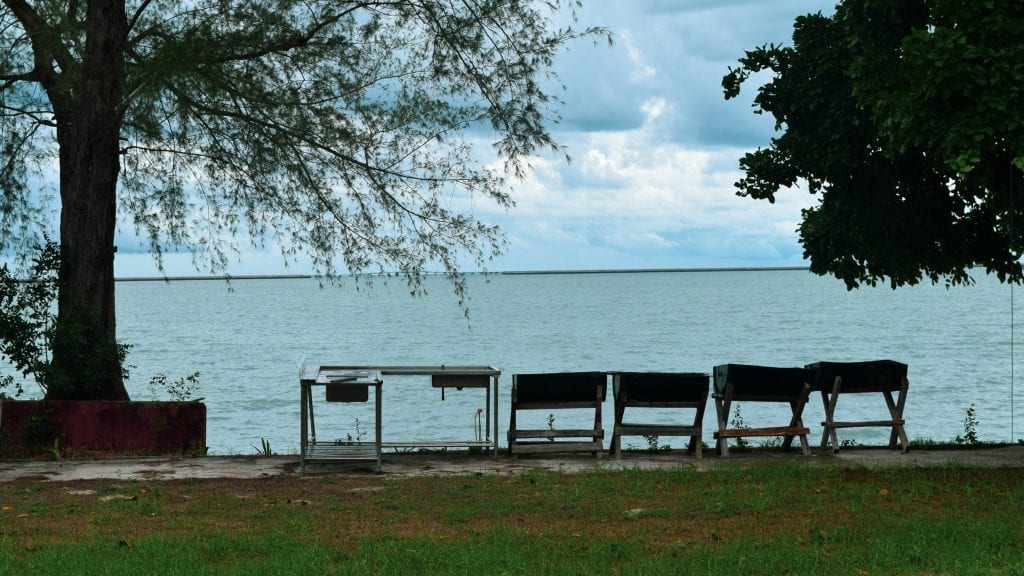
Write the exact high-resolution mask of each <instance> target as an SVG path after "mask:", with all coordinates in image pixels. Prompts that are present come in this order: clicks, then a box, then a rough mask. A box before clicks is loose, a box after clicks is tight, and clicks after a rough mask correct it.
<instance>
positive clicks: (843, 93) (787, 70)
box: [722, 0, 1024, 288]
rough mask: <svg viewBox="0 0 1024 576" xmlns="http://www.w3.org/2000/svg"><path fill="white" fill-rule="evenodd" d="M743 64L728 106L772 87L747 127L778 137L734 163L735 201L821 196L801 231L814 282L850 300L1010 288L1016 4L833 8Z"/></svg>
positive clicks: (728, 84) (1019, 27)
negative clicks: (852, 294) (858, 292)
mask: <svg viewBox="0 0 1024 576" xmlns="http://www.w3.org/2000/svg"><path fill="white" fill-rule="evenodd" d="M739 63H740V65H739V67H737V68H735V69H730V70H729V73H728V74H727V75H726V76H725V77H724V79H723V81H722V84H723V87H724V90H725V96H726V98H733V97H735V96H737V95H738V94H739V92H740V89H741V87H742V85H743V84H744V82H746V81H748V79H750V78H751V76H752V75H753V74H756V73H758V72H764V71H767V72H769V73H770V74H771V78H770V80H769V81H768V82H766V83H764V84H763V85H761V86H760V87H758V89H757V95H756V97H755V100H754V112H755V113H756V114H763V113H767V114H770V115H771V116H772V117H773V118H774V120H775V126H776V130H777V131H778V132H780V135H778V136H777V137H774V138H772V140H771V142H770V145H769V146H768V147H767V148H762V149H758V150H757V151H755V152H751V153H748V154H746V155H745V156H744V157H743V158H742V159H741V161H740V167H741V169H742V170H743V172H744V176H743V178H742V179H741V180H740V181H739V182H737V183H736V187H737V190H738V192H737V193H738V194H739V195H741V196H749V197H752V198H759V199H767V200H769V201H774V198H775V194H777V193H778V192H779V191H780V189H783V188H789V187H793V186H795V185H797V184H798V183H799V182H805V183H806V185H807V188H808V190H809V191H810V192H811V193H812V194H816V195H818V197H819V203H818V204H817V205H816V206H814V207H812V208H809V209H806V210H804V212H803V218H802V222H801V225H800V227H799V233H800V241H801V243H802V244H803V247H804V256H805V257H806V258H808V259H809V260H810V265H811V270H812V271H814V272H816V273H819V274H833V275H835V276H836V277H838V278H840V279H842V280H844V281H845V282H846V284H847V286H848V287H850V288H853V287H856V286H858V285H859V284H861V283H868V284H871V285H874V284H876V283H877V282H879V281H883V280H887V281H888V282H889V283H890V284H891V286H892V287H894V288H895V287H897V286H901V285H906V284H915V283H917V282H919V281H920V280H921V279H922V278H923V277H924V278H929V279H930V280H932V281H933V282H937V281H939V280H940V279H942V278H945V279H946V280H947V281H948V282H950V283H954V284H955V283H962V282H970V276H969V271H970V269H971V268H972V267H976V266H981V267H984V268H985V269H986V271H988V272H990V273H994V274H996V275H998V277H999V278H1000V279H1001V280H1003V281H1014V282H1019V281H1020V280H1021V279H1022V273H1021V265H1020V255H1021V249H1022V243H1021V233H1020V229H1021V228H1024V218H1022V216H1024V172H1022V170H1024V132H1022V131H1021V129H1020V128H1021V122H1022V119H1024V114H1022V113H1021V111H1020V103H1021V102H1022V101H1024V4H1021V3H1020V2H1015V1H1012V0H987V1H978V2H961V1H958V0H844V1H842V2H840V3H839V4H838V5H837V7H836V12H835V14H834V15H833V16H831V17H826V16H823V15H822V14H820V13H818V14H810V15H806V16H801V17H799V18H797V19H796V22H795V25H794V30H793V44H792V46H776V45H767V46H762V47H760V48H758V49H755V50H752V51H749V52H747V53H746V56H745V57H743V58H741V59H740V60H739Z"/></svg>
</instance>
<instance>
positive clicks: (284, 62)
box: [0, 0, 607, 397]
mask: <svg viewBox="0 0 1024 576" xmlns="http://www.w3.org/2000/svg"><path fill="white" fill-rule="evenodd" d="M2 6H3V8H0V147H2V148H0V190H2V196H0V232H2V234H0V250H10V249H18V248H20V247H21V246H23V245H25V244H26V243H28V242H29V241H31V240H32V238H33V236H34V235H35V234H37V233H38V231H39V230H41V229H43V228H45V225H46V222H48V221H50V220H52V216H53V215H52V214H47V213H46V212H45V210H42V211H41V210H39V206H40V202H41V200H40V198H41V196H40V195H39V194H40V191H39V190H38V189H39V188H40V187H41V186H42V185H43V184H44V183H45V182H52V181H53V180H52V178H50V177H49V176H50V175H51V173H52V172H53V171H54V169H55V168H59V175H60V176H59V182H58V185H57V188H58V191H59V198H60V203H61V218H60V224H59V234H60V244H61V256H62V267H61V271H60V296H59V304H60V306H59V311H58V325H61V324H62V323H65V322H74V323H76V324H77V325H82V326H84V327H85V328H86V330H85V332H86V333H87V334H91V337H92V339H94V340H97V341H106V342H108V343H109V342H112V341H114V339H115V330H114V322H113V310H114V295H113V281H112V278H113V259H114V252H116V248H114V247H113V243H114V234H115V231H116V229H117V227H118V225H119V224H118V223H119V222H122V225H123V226H125V227H130V228H133V229H134V230H135V231H136V232H137V233H138V234H139V235H140V236H141V237H143V238H144V239H145V241H146V242H147V245H148V247H149V249H150V250H151V252H152V253H153V254H154V256H155V257H156V259H157V262H158V263H161V264H162V262H163V260H162V259H163V256H164V254H166V253H167V252H169V251H180V250H188V251H191V252H192V253H193V255H194V262H195V264H196V266H197V268H199V269H203V270H206V271H208V272H212V273H219V272H223V271H224V270H225V269H226V267H227V266H228V264H229V263H230V262H231V261H232V259H233V256H234V255H235V254H236V253H238V252H239V251H240V250H241V248H242V247H243V246H244V245H245V244H252V245H255V246H259V247H265V246H271V245H272V246H275V247H277V248H279V249H280V252H281V255H282V258H283V260H284V261H285V262H286V263H294V262H299V261H306V260H308V261H310V262H311V263H312V265H313V267H314V269H315V270H316V272H318V273H320V274H323V275H326V276H333V275H336V274H341V273H349V272H351V273H357V274H358V273H364V272H377V271H384V272H397V273H400V274H402V275H404V276H405V277H406V278H407V279H408V281H409V285H410V288H411V289H412V290H413V292H418V291H419V290H420V288H421V280H422V277H423V275H424V273H426V272H428V271H431V270H439V271H442V272H444V273H445V274H447V275H448V277H449V278H450V279H451V280H452V282H453V286H454V287H455V291H456V294H457V295H458V296H459V298H460V301H461V298H462V297H463V295H464V284H463V281H462V276H461V274H460V270H461V269H463V268H464V267H466V266H476V267H483V266H485V265H486V262H487V261H488V260H489V259H490V258H491V257H493V255H495V254H497V253H499V252H500V250H501V247H502V245H503V242H504V240H503V237H502V235H501V233H500V231H499V230H498V229H497V228H496V227H495V226H494V225H493V224H491V223H488V222H486V221H484V219H482V218H481V217H479V216H478V215H477V213H476V212H475V211H476V210H478V209H479V208H478V207H481V206H484V207H495V208H497V209H507V208H509V207H511V206H512V205H513V204H514V200H513V198H512V197H511V195H510V182H509V181H508V178H509V177H510V176H511V177H515V176H518V175H522V174H523V172H524V170H525V169H526V162H527V157H528V156H529V155H530V154H533V153H535V152H537V151H541V150H548V151H554V152H555V153H559V154H565V155H566V156H567V153H566V151H565V150H564V149H563V148H562V147H561V146H560V145H559V144H558V143H557V142H556V141H555V140H554V139H553V138H552V135H551V132H550V130H551V127H552V122H554V121H557V117H558V106H559V105H560V100H559V98H558V95H557V91H558V90H560V85H559V83H558V82H557V79H556V78H554V77H552V76H551V72H550V69H551V65H552V63H553V62H554V58H555V57H556V55H557V54H558V53H559V51H561V50H562V49H564V47H565V46H566V44H567V43H569V42H570V41H572V40H574V39H577V38H580V37H583V36H593V37H600V36H605V37H607V34H606V32H605V31H604V30H602V29H595V28H587V29H582V30H577V29H575V28H573V27H572V25H573V24H574V22H575V12H576V10H577V9H578V7H579V1H578V0H549V1H546V2H543V3H537V2H519V1H515V0H449V1H443V2H439V1H422V0H386V1H366V2H360V1H342V2H339V1H336V0H330V1H328V0H256V1H252V0H245V1H243V0H196V1H192V2H177V1H172V0H130V1H126V0H93V1H90V2H79V1H77V0H72V1H54V0H38V1H34V2H30V1H26V0H4V2H3V4H2ZM559 23H562V24H559ZM479 143H489V144H490V145H491V148H490V149H488V148H487V146H483V147H481V146H479V145H478V144H479ZM108 348H109V346H108ZM76 356H77V353H74V351H70V350H61V347H60V346H59V342H58V343H56V344H55V351H54V358H53V361H54V364H55V367H56V369H57V371H58V372H60V371H61V370H71V369H72V368H71V366H70V365H69V364H70V360H64V359H65V358H68V359H71V358H73V357H76ZM115 361H116V359H115V358H111V359H109V362H110V363H111V365H113V363H114V362H115ZM118 374H119V371H118V370H110V371H108V372H107V374H106V376H102V377H101V380H103V382H104V383H103V384H101V385H99V386H98V387H96V386H93V387H91V388H90V386H91V385H88V386H85V388H83V389H78V390H77V391H76V388H80V386H79V385H78V384H69V386H71V389H67V390H65V389H64V387H61V386H58V387H57V390H58V392H54V388H53V387H51V388H50V392H51V393H52V394H51V395H60V396H81V395H83V394H84V395H86V396H90V397H124V396H125V394H124V392H123V385H122V384H121V383H119V382H117V380H119V376H118ZM85 389H89V390H91V391H85V392H83V390H85Z"/></svg>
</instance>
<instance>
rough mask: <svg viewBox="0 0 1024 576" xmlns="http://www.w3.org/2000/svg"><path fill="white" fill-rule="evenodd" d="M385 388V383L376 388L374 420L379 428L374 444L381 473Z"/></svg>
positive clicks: (378, 470) (379, 383) (378, 384)
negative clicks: (381, 432) (382, 398)
mask: <svg viewBox="0 0 1024 576" xmlns="http://www.w3.org/2000/svg"><path fill="white" fill-rule="evenodd" d="M383 388H384V386H383V383H381V382H378V383H377V386H376V387H375V389H376V396H375V398H374V400H376V404H377V405H376V407H375V411H376V417H375V418H374V420H376V428H377V438H376V440H375V441H374V443H375V445H376V448H377V472H380V471H381V467H380V461H381V456H380V453H381V446H380V442H381V439H380V430H381V422H380V417H381V392H382V391H383V390H382V389H383Z"/></svg>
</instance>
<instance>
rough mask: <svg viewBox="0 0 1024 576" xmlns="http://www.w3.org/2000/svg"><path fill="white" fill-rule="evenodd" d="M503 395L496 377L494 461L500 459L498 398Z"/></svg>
mask: <svg viewBox="0 0 1024 576" xmlns="http://www.w3.org/2000/svg"><path fill="white" fill-rule="evenodd" d="M500 395H501V394H500V393H499V391H498V376H497V375H495V376H494V459H495V460H497V459H498V420H499V418H498V414H500V412H498V397H499V396H500Z"/></svg>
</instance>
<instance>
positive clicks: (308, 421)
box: [299, 364, 384, 474]
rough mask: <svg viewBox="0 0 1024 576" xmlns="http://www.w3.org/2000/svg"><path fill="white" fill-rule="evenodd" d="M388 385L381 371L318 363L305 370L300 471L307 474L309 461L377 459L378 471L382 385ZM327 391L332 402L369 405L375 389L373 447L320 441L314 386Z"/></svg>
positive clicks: (302, 392) (300, 382) (300, 384)
mask: <svg viewBox="0 0 1024 576" xmlns="http://www.w3.org/2000/svg"><path fill="white" fill-rule="evenodd" d="M383 384H384V381H383V379H382V378H381V374H380V371H379V370H367V369H339V368H330V367H324V366H318V365H315V364H312V365H310V364H307V365H305V366H303V367H302V372H301V373H300V375H299V389H300V403H301V410H300V412H301V417H300V423H299V433H300V435H301V438H300V442H299V472H300V473H302V474H305V472H306V461H307V460H376V461H377V471H378V472H379V471H380V461H381V434H380V431H381V422H380V416H381V386H382V385H383ZM314 386H322V387H324V389H325V390H326V392H325V396H326V399H327V401H328V402H332V401H334V402H366V401H367V399H368V397H369V390H370V388H373V390H374V392H373V400H374V413H375V414H376V417H375V418H374V420H375V422H374V435H373V445H372V448H369V447H368V446H363V444H362V442H355V443H352V442H345V443H341V442H337V441H330V442H317V439H316V419H315V418H314V415H313V414H314V413H313V387H314Z"/></svg>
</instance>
